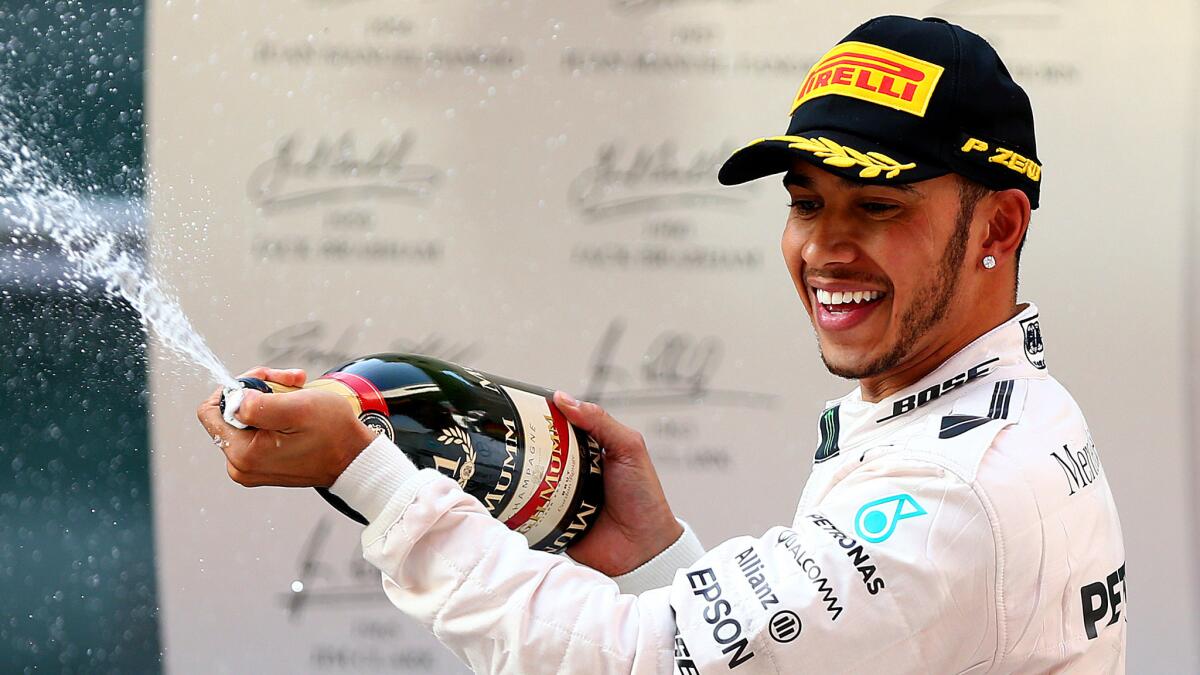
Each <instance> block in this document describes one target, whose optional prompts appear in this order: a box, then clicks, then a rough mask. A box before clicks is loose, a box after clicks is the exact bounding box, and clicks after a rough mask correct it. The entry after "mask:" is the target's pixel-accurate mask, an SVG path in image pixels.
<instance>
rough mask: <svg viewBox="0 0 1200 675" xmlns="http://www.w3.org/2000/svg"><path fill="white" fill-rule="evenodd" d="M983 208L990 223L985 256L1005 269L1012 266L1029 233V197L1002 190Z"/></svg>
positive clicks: (1020, 193) (989, 198)
mask: <svg viewBox="0 0 1200 675" xmlns="http://www.w3.org/2000/svg"><path fill="white" fill-rule="evenodd" d="M979 207H980V208H979V210H980V211H981V212H982V213H980V214H979V215H983V216H985V217H986V219H987V220H986V221H985V225H984V227H985V230H984V233H983V255H990V256H993V257H995V258H996V262H998V263H1000V264H1001V265H1004V264H1006V263H1010V262H1012V261H1013V260H1014V259H1015V258H1016V255H1017V247H1019V246H1020V245H1021V240H1022V239H1024V238H1025V231H1026V230H1028V229H1029V217H1030V211H1031V210H1030V207H1029V197H1028V196H1027V195H1026V194H1025V193H1024V192H1022V191H1020V190H1017V189H1011V190H1000V191H998V192H993V193H992V194H990V195H988V196H987V197H986V198H985V199H984V201H983V202H982V203H981V204H980V205H979ZM980 257H981V258H982V256H980Z"/></svg>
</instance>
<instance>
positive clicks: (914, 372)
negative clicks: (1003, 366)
mask: <svg viewBox="0 0 1200 675" xmlns="http://www.w3.org/2000/svg"><path fill="white" fill-rule="evenodd" d="M1025 307H1026V305H1020V306H1014V305H1009V306H1008V307H1003V306H1001V307H999V308H997V309H996V310H994V311H991V312H987V313H986V314H984V315H982V316H980V315H979V314H978V313H975V318H976V320H974V321H972V322H971V324H970V326H969V327H966V328H964V329H963V330H956V331H953V333H952V337H951V339H949V340H942V341H939V342H936V343H931V344H929V345H926V346H925V347H923V348H918V349H917V350H916V351H914V352H913V353H912V354H910V355H909V357H908V358H906V359H905V360H904V361H903V362H902V363H901V364H900V365H898V366H896V367H895V368H892V369H891V370H889V371H887V372H886V373H881V374H880V375H877V376H874V377H864V378H863V379H861V380H859V381H858V389H859V393H860V394H861V395H862V399H863V400H864V401H866V402H868V403H878V402H880V401H882V400H883V399H885V398H887V397H889V396H891V395H892V394H895V393H896V392H898V391H900V390H901V389H905V388H908V387H910V386H912V385H913V384H915V383H917V382H919V381H920V380H921V378H923V377H925V376H926V375H928V374H929V373H932V372H933V371H934V370H936V369H937V368H938V366H940V365H942V364H943V363H945V362H946V361H947V360H948V359H949V358H950V357H951V356H954V355H955V354H957V353H958V352H959V351H961V350H962V348H963V347H966V346H967V345H969V344H971V343H972V342H974V341H975V340H976V339H978V338H979V336H981V335H983V334H984V333H987V332H988V331H990V330H992V329H993V328H995V327H997V326H999V325H1001V324H1003V323H1005V322H1007V321H1009V320H1011V319H1012V318H1013V317H1015V316H1016V315H1018V314H1020V313H1021V311H1022V310H1024V309H1025Z"/></svg>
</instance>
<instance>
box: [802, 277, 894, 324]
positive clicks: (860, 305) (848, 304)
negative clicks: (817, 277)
mask: <svg viewBox="0 0 1200 675" xmlns="http://www.w3.org/2000/svg"><path fill="white" fill-rule="evenodd" d="M813 292H814V296H815V299H816V303H817V304H816V307H815V309H816V319H817V323H818V325H819V326H820V327H821V328H822V329H825V330H831V331H833V330H847V329H849V328H853V327H854V326H857V325H859V324H860V323H862V322H863V321H866V320H867V317H869V316H870V315H871V313H872V312H873V311H874V310H875V308H876V307H878V306H879V305H880V304H881V303H882V302H883V301H884V300H885V299H886V298H887V293H886V292H885V291H873V290H862V291H849V290H848V291H829V290H826V289H824V288H814V289H813Z"/></svg>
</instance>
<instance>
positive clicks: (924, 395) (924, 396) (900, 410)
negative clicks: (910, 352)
mask: <svg viewBox="0 0 1200 675" xmlns="http://www.w3.org/2000/svg"><path fill="white" fill-rule="evenodd" d="M999 360H1000V357H999V356H996V357H993V358H990V359H988V360H987V361H984V362H983V363H980V364H978V365H975V366H972V367H971V368H970V369H968V370H967V371H966V372H962V373H959V374H957V375H955V376H954V377H952V378H950V379H948V380H946V381H945V382H942V383H941V384H935V385H933V386H932V387H929V388H927V389H922V390H921V391H919V392H917V393H915V394H909V395H908V396H905V397H904V398H902V399H900V400H899V401H896V402H895V403H893V404H892V414H891V415H888V416H887V417H884V418H882V419H877V420H875V423H876V424H879V423H880V422H886V421H888V420H890V419H895V418H897V417H899V416H901V415H904V414H907V413H910V412H912V411H914V410H916V409H917V408H920V407H921V406H923V405H925V404H927V403H930V402H931V401H935V400H937V399H938V398H940V397H941V396H942V395H944V394H948V393H950V392H952V391H954V390H955V389H958V388H959V387H963V386H966V385H968V384H970V383H972V382H974V381H975V380H978V379H979V378H981V377H983V376H985V375H987V374H988V373H990V372H992V369H991V368H989V367H988V366H990V365H992V364H993V363H995V362H997V361H999Z"/></svg>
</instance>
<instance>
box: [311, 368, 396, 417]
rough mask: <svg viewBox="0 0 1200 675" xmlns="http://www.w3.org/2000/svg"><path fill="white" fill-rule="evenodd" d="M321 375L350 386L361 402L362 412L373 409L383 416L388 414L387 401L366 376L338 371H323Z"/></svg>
mask: <svg viewBox="0 0 1200 675" xmlns="http://www.w3.org/2000/svg"><path fill="white" fill-rule="evenodd" d="M321 377H326V378H329V379H331V380H337V381H338V382H341V383H342V384H345V385H346V386H347V387H350V388H351V389H352V390H354V393H355V394H356V395H357V396H358V400H359V402H360V403H362V409H363V412H367V411H369V410H373V411H375V412H377V413H379V414H381V415H383V416H385V417H386V416H387V415H388V414H389V413H388V408H387V403H385V402H384V400H383V394H380V393H379V390H378V389H376V388H375V385H374V384H372V383H371V381H370V380H368V379H367V378H365V377H362V376H361V375H355V374H354V373H340V372H336V373H325V374H324V375H322V376H321Z"/></svg>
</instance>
